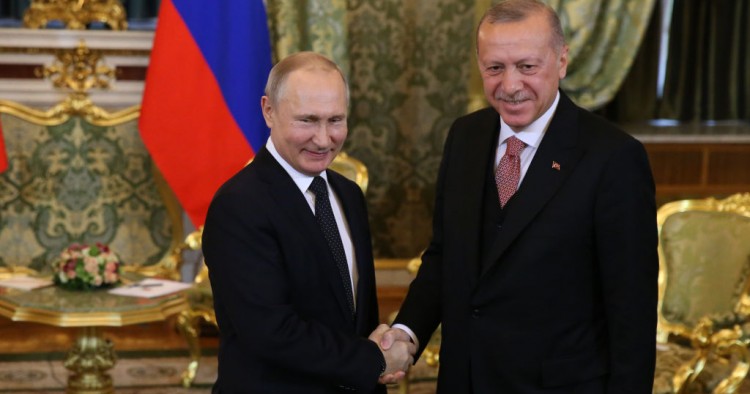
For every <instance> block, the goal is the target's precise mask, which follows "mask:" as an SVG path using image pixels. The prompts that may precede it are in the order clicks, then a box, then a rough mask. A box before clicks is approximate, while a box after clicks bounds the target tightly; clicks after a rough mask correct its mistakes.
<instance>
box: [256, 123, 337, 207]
mask: <svg viewBox="0 0 750 394" xmlns="http://www.w3.org/2000/svg"><path fill="white" fill-rule="evenodd" d="M266 149H268V151H269V152H271V156H273V158H274V159H276V161H278V162H279V164H281V167H282V168H283V169H284V171H286V172H287V174H289V176H290V177H292V180H293V181H294V183H295V184H296V185H297V187H298V188H299V190H300V191H301V192H302V193H305V192H307V189H309V188H310V184H312V181H313V178H314V177H313V176H310V175H306V174H303V173H301V172H299V171H297V170H296V169H295V168H294V167H292V166H291V164H289V163H288V162H287V161H286V160H284V158H283V157H281V155H280V154H279V151H277V150H276V146H274V144H273V141H272V140H271V137H268V141H266ZM319 175H320V176H321V177H323V179H325V180H326V183H328V175H327V174H326V172H325V171H323V172H321V173H320V174H319Z"/></svg>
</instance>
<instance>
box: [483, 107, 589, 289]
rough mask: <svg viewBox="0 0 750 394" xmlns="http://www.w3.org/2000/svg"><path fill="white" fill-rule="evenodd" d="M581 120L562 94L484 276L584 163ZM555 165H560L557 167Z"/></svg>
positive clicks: (509, 210)
mask: <svg viewBox="0 0 750 394" xmlns="http://www.w3.org/2000/svg"><path fill="white" fill-rule="evenodd" d="M577 118H578V116H577V107H576V106H575V105H574V104H573V102H572V101H570V99H568V98H567V96H565V94H563V93H562V92H561V93H560V102H559V104H558V107H557V110H556V111H555V115H554V116H553V118H552V121H551V122H550V125H549V127H548V129H547V131H546V132H545V134H544V137H543V138H542V142H541V144H540V145H539V149H538V150H537V152H536V154H535V155H534V159H533V160H532V162H531V165H530V166H529V169H528V171H527V173H526V175H525V176H524V179H523V181H522V182H521V186H520V188H519V189H518V191H517V192H516V195H515V196H514V197H513V199H511V202H510V204H509V205H508V206H507V209H508V212H507V213H506V216H505V221H504V223H503V230H502V231H501V232H500V234H499V236H498V238H497V239H496V240H495V243H494V244H493V245H492V249H491V251H490V253H488V255H487V257H486V258H487V259H489V261H483V262H482V265H481V266H482V267H486V268H485V269H484V271H483V272H482V277H484V276H485V274H486V273H487V271H489V270H490V269H492V267H494V266H495V265H496V264H497V263H498V262H499V260H500V256H502V254H503V253H504V252H505V251H506V250H507V248H508V246H509V245H510V244H511V243H512V242H513V240H515V239H516V237H517V236H518V234H520V233H521V231H522V230H523V229H524V228H525V227H526V226H528V224H529V223H530V222H531V221H532V220H533V219H534V216H536V214H537V213H539V211H541V210H542V208H543V207H544V205H545V204H546V203H547V201H549V200H550V199H551V198H552V196H554V194H555V192H556V191H557V190H558V188H559V187H560V186H561V185H562V184H563V182H564V181H565V179H566V178H567V177H568V175H569V174H570V173H571V172H572V171H573V170H574V168H575V165H576V163H577V162H578V161H579V160H580V158H581V155H582V153H583V151H582V149H581V148H580V147H578V146H577V141H578V119H577ZM553 163H557V165H558V166H556V167H553ZM480 280H481V279H480Z"/></svg>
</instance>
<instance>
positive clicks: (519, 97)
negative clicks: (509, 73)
mask: <svg viewBox="0 0 750 394" xmlns="http://www.w3.org/2000/svg"><path fill="white" fill-rule="evenodd" d="M530 98H531V97H530V96H529V95H528V94H526V92H518V93H514V94H505V93H503V92H498V93H497V94H496V95H495V100H502V101H506V102H508V103H511V104H518V103H520V102H521V101H524V100H528V99H530Z"/></svg>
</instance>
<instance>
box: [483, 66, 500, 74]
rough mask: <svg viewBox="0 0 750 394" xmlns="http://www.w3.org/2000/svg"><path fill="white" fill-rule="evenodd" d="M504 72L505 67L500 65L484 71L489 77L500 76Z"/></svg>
mask: <svg viewBox="0 0 750 394" xmlns="http://www.w3.org/2000/svg"><path fill="white" fill-rule="evenodd" d="M502 71H503V67H502V66H500V65H492V66H489V67H487V68H485V69H484V72H485V73H487V74H489V75H495V74H499V73H501V72H502Z"/></svg>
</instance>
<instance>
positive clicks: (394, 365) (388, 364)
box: [369, 324, 417, 384]
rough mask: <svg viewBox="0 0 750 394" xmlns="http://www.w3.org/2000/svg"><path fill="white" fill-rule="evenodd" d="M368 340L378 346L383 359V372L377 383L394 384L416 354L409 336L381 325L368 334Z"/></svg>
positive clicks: (411, 362)
mask: <svg viewBox="0 0 750 394" xmlns="http://www.w3.org/2000/svg"><path fill="white" fill-rule="evenodd" d="M369 339H370V340H371V341H373V342H375V343H376V344H377V345H378V347H379V348H380V351H381V352H383V357H384V358H385V372H384V373H383V375H382V376H380V379H379V380H378V382H380V383H382V384H387V383H396V382H398V381H399V380H401V379H403V378H404V377H405V376H406V371H408V370H409V366H410V365H412V364H413V363H414V354H415V353H416V352H417V347H416V345H414V344H413V343H412V342H411V338H410V337H409V334H407V333H406V332H404V331H403V330H400V329H398V328H390V327H389V326H388V325H387V324H381V325H379V326H378V327H377V328H376V329H375V331H373V332H372V334H370V337H369Z"/></svg>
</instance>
